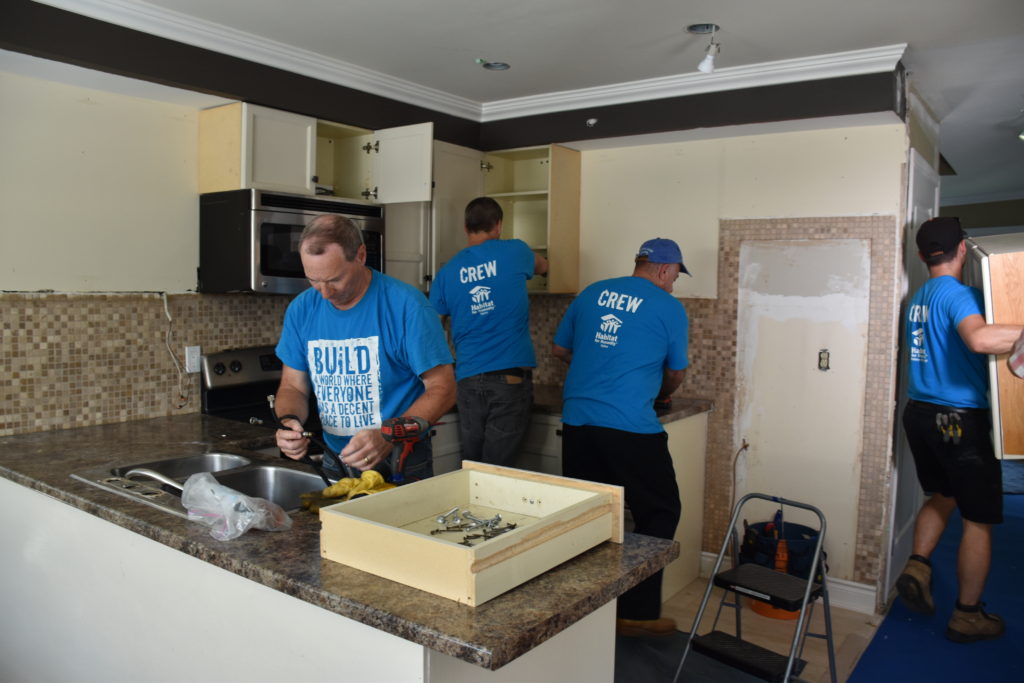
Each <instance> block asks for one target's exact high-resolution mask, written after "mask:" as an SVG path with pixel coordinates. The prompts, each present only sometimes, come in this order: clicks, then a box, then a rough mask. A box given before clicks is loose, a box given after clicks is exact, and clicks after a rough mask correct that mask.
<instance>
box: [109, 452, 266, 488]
mask: <svg viewBox="0 0 1024 683" xmlns="http://www.w3.org/2000/svg"><path fill="white" fill-rule="evenodd" d="M251 462H252V461H251V460H249V458H246V457H245V456H242V455H233V454H231V453H201V454H199V455H188V456H185V457H183V458H167V459H165V460H156V461H153V462H143V463H137V464H134V465H127V466H125V467H115V468H114V469H112V470H111V471H110V473H111V474H112V475H114V476H115V477H123V476H124V475H125V473H127V472H129V471H131V470H133V469H147V470H153V471H154V472H159V473H160V474H162V475H164V476H166V477H170V478H171V479H180V480H182V481H184V480H185V479H187V478H188V477H189V476H191V475H193V474H195V473H196V472H220V471H222V470H230V469H234V468H235V467H242V466H243V465H248V464H249V463H251Z"/></svg>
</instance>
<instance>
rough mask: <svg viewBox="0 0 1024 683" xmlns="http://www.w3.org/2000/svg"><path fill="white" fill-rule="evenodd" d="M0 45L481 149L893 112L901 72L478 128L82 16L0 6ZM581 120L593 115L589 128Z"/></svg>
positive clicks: (23, 1)
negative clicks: (422, 127)
mask: <svg viewBox="0 0 1024 683" xmlns="http://www.w3.org/2000/svg"><path fill="white" fill-rule="evenodd" d="M4 5H5V11H4V13H3V20H2V21H0V48H3V49H6V50H13V51H15V52H23V53H26V54H29V55H33V56H36V57H43V58H46V59H51V60H54V61H59V62H66V63H69V64H74V65H76V66H82V67H86V68H90V69H95V70H98V71H104V72H108V73H113V74H118V75H122V76H129V77H132V78H138V79H141V80H146V81H151V82H154V83H161V84H163V85H169V86H173V87H176V88H184V89H187V90H194V91H197V92H203V93H208V94H211V95H217V96H220V97H224V98H229V99H234V100H242V101H245V102H252V103H254V104H262V105H264V106H267V107H273V108H275V109H282V110H285V111H293V112H296V113H300V114H305V115H307V116H313V117H315V118H319V119H324V120H327V121H335V122H338V123H345V124H349V125H353V126H359V127H362V128H369V129H378V128H388V127H392V126H400V125H407V124H412V123H423V122H425V121H432V122H433V123H434V137H435V138H437V139H439V140H444V141H445V142H450V143H453V144H457V145H464V146H466V147H473V148H476V149H482V150H492V149H506V148H511V147H526V146H531V145H542V144H548V143H550V142H565V141H571V140H587V139H597V138H607V137H619V136H625V135H641V134H645V133H660V132H666V131H673V130H688V129H691V128H704V127H706V128H713V127H716V126H728V125H737V124H745V123H761V122H766V121H785V120H791V119H803V118H815V117H820V116H835V115H841V114H860V113H871V112H879V111H896V112H897V113H898V114H899V115H900V116H901V117H902V116H903V115H904V112H903V110H902V98H901V97H900V96H899V90H900V88H901V84H902V70H901V69H897V70H896V71H895V72H892V73H880V74H868V75H862V76H848V77H845V78H834V79H825V80H818V81H806V82H802V83H790V84H784V85H772V86H765V87H761V88H747V89H743V90H730V91H724V92H716V93H708V94H702V95H690V96H686V97H673V98H665V99H661V100H649V101H646V102H637V103H630V104H619V105H610V106H605V107H594V108H589V109H579V110H573V111H565V112H556V113H551V114H541V115H537V116H528V117H519V118H512V119H505V120H502V121H492V122H488V123H483V124H481V123H477V122H474V121H470V120H467V119H464V118H461V117H458V116H452V115H449V114H444V113H440V112H436V111H433V110H431V109H427V108H424V107H418V106H415V105H411V104H406V103H404V102H399V101H397V100H392V99H389V98H386V97H381V96H379V95H374V94H372V93H368V92H363V91H361V90H355V89H353V88H347V87H345V86H341V85H335V84H333V83H328V82H326V81H320V80H317V79H315V78H309V77H307V76H300V75H298V74H294V73H291V72H288V71H284V70H282V69H277V68H274V67H269V66H264V65H262V64H257V63H255V62H250V61H247V60H244V59H239V58H237V57H230V56H228V55H224V54H220V53H218V52H214V51H212V50H206V49H203V48H198V47H193V46H191V45H186V44H183V43H178V42H175V41H173V40H168V39H165V38H158V37H156V36H152V35H149V34H147V33H142V32H140V31H135V30H132V29H128V28H123V27H120V26H116V25H114V24H108V23H106V22H102V21H98V20H96V19H90V18H88V17H84V16H81V15H78V14H74V13H72V12H68V11H65V10H60V9H57V8H54V7H50V6H48V5H41V4H39V3H36V2H31V1H30V0H6V1H5V2H4ZM588 118H597V119H599V122H598V125H596V126H594V127H593V128H588V127H587V126H586V125H585V123H584V122H585V121H586V119H588Z"/></svg>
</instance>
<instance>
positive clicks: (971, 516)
mask: <svg viewBox="0 0 1024 683" xmlns="http://www.w3.org/2000/svg"><path fill="white" fill-rule="evenodd" d="M965 237H966V235H965V233H964V231H963V230H962V229H961V227H960V221H959V219H957V218H932V219H931V220H928V221H925V222H924V223H923V224H922V225H921V228H920V230H919V231H918V233H917V248H918V253H919V255H920V257H921V259H922V260H923V261H924V262H925V264H926V265H927V266H928V275H929V279H928V281H927V282H926V283H925V284H924V285H923V286H922V287H921V288H920V289H919V290H917V292H916V293H915V294H914V296H913V298H912V299H911V300H910V304H909V305H908V306H907V309H906V321H905V322H906V328H905V332H906V336H905V341H904V343H905V344H906V346H907V349H908V352H909V359H908V360H909V364H908V378H909V384H908V388H907V395H908V398H909V400H908V402H907V406H906V408H905V409H904V411H903V428H904V430H905V432H906V434H907V442H908V443H909V445H910V450H911V452H912V453H913V456H914V465H915V467H916V469H917V478H918V481H920V483H921V487H922V488H923V489H924V491H925V493H928V494H931V495H930V497H929V498H928V500H927V501H925V503H924V505H923V506H922V508H921V510H920V512H919V513H918V515H917V520H916V523H915V526H914V547H913V551H912V552H913V554H912V555H911V556H910V559H909V560H908V561H907V565H906V567H905V568H904V570H903V573H902V574H901V575H900V576H899V578H898V579H897V580H896V588H897V590H898V591H899V595H900V598H901V599H902V600H903V602H904V603H905V604H906V605H907V606H908V607H909V608H910V609H912V610H914V611H916V612H921V613H925V614H932V613H934V612H935V602H934V600H933V599H932V593H931V581H932V565H931V561H930V560H929V557H930V556H931V554H932V551H933V550H935V546H936V545H937V544H938V542H939V538H940V537H941V536H942V533H943V531H945V529H946V523H947V521H948V520H949V516H950V515H951V514H952V512H953V510H954V509H959V510H960V516H961V518H962V520H963V533H962V535H961V536H960V550H959V557H958V560H957V575H958V578H959V592H958V594H957V603H956V607H955V609H954V610H953V616H952V617H951V618H950V620H949V623H948V625H947V627H946V637H947V638H949V639H950V640H953V641H956V642H960V643H969V642H973V641H976V640H984V639H991V638H998V637H999V636H1001V635H1002V634H1003V630H1004V625H1003V621H1002V619H1000V618H999V617H998V616H996V615H994V614H987V613H986V612H985V611H984V610H982V608H981V595H982V591H983V589H984V587H985V579H986V578H987V577H988V570H989V565H990V563H991V557H992V525H994V524H999V523H1001V522H1002V521H1003V493H1002V469H1001V468H1000V464H999V461H998V460H997V459H996V457H995V452H994V450H993V448H992V439H991V436H990V432H991V429H992V422H991V417H990V415H989V403H988V375H987V372H986V367H985V356H984V355H983V354H1001V353H1007V352H1009V350H1010V348H1011V347H1012V346H1013V342H1014V340H1015V339H1016V338H1017V335H1019V334H1020V333H1021V326H1020V325H990V324H986V323H985V318H984V306H983V304H982V297H981V292H979V291H978V290H977V289H974V288H973V287H968V286H966V285H964V284H963V283H962V282H961V277H962V274H963V268H964V262H965V261H966V260H967V245H966V243H965V242H964V238H965Z"/></svg>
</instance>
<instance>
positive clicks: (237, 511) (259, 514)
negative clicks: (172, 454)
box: [181, 472, 292, 541]
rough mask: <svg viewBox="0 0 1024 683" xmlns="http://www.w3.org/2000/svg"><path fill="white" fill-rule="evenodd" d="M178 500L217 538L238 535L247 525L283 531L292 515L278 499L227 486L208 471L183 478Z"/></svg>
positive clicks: (289, 524) (254, 527)
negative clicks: (183, 486) (256, 495)
mask: <svg viewBox="0 0 1024 683" xmlns="http://www.w3.org/2000/svg"><path fill="white" fill-rule="evenodd" d="M181 504H182V505H184V506H185V509H186V510H188V518H189V519H190V520H192V521H194V522H199V523H200V524H204V525H206V526H208V527H210V535H211V536H213V537H214V538H216V539H217V540H218V541H230V540H231V539H233V538H238V537H239V536H241V535H242V534H244V533H245V532H246V531H248V530H249V529H263V530H264V531H284V530H285V529H290V528H291V526H292V518H291V517H289V516H288V513H286V512H285V511H284V510H283V509H282V508H281V506H280V505H278V504H277V503H272V502H271V501H269V500H266V499H265V498H253V497H251V496H247V495H245V494H244V493H239V492H238V491H235V490H234V489H230V488H228V487H227V486H224V485H223V484H221V483H220V482H218V481H217V480H216V479H214V477H213V475H212V474H210V473H209V472H199V473H197V474H193V475H192V476H190V477H189V478H188V479H187V480H186V481H185V488H184V490H183V491H182V492H181Z"/></svg>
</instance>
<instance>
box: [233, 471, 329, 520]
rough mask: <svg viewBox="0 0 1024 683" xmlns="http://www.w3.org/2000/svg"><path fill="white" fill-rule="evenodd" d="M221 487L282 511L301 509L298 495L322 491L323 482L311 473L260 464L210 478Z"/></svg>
mask: <svg viewBox="0 0 1024 683" xmlns="http://www.w3.org/2000/svg"><path fill="white" fill-rule="evenodd" d="M213 476H214V477H215V478H216V479H217V481H219V482H220V483H221V484H223V485H224V486H227V487H228V488H231V489H234V490H236V491H238V492H239V493H244V494H245V495H247V496H253V497H256V498H266V499H267V500H269V501H271V502H274V503H277V504H278V505H280V506H281V507H282V508H284V509H285V510H294V509H296V508H298V507H301V500H300V499H299V494H301V493H307V492H309V491H319V490H321V489H323V488H324V482H323V479H321V478H320V477H319V476H317V475H316V474H314V473H312V472H302V471H299V470H293V469H289V468H286V467H273V466H270V465H259V466H256V467H247V468H245V469H240V470H233V471H231V472H218V473H214V475H213Z"/></svg>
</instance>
